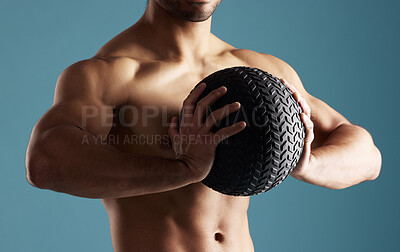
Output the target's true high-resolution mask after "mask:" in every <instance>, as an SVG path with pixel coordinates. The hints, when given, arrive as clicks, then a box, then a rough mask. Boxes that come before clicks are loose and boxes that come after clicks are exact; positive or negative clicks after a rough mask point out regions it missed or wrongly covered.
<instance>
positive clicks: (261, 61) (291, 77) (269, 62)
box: [231, 49, 305, 92]
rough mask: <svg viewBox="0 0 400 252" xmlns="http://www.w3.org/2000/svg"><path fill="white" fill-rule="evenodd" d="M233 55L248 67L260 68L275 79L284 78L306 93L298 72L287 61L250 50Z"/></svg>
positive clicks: (240, 50)
mask: <svg viewBox="0 0 400 252" xmlns="http://www.w3.org/2000/svg"><path fill="white" fill-rule="evenodd" d="M231 54H232V55H233V56H234V57H236V58H238V59H239V60H241V61H242V62H243V63H244V64H245V65H246V66H249V67H255V68H259V69H261V70H264V71H266V72H268V73H270V74H272V75H274V76H275V77H278V78H283V79H286V80H287V81H289V82H290V83H292V84H293V85H295V86H296V88H298V89H299V90H302V91H304V92H305V90H304V88H303V85H302V83H301V80H300V78H299V76H298V74H297V73H296V71H295V70H294V69H293V67H291V66H290V65H289V64H288V63H286V62H285V61H283V60H281V59H279V58H277V57H275V56H272V55H270V54H267V53H259V52H256V51H253V50H248V49H234V50H232V51H231Z"/></svg>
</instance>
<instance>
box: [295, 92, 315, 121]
mask: <svg viewBox="0 0 400 252" xmlns="http://www.w3.org/2000/svg"><path fill="white" fill-rule="evenodd" d="M293 96H294V99H295V100H296V101H297V102H298V103H299V104H300V107H301V109H302V110H303V112H304V113H306V115H307V116H308V117H311V108H310V106H309V105H308V103H307V101H306V99H304V97H303V96H302V95H301V94H300V93H299V92H296V93H294V94H293Z"/></svg>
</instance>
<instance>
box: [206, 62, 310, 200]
mask: <svg viewBox="0 0 400 252" xmlns="http://www.w3.org/2000/svg"><path fill="white" fill-rule="evenodd" d="M203 82H204V83H206V84H207V86H206V89H205V90H204V92H203V94H202V95H201V97H200V98H199V100H200V99H201V98H203V97H204V96H206V95H207V94H208V93H210V92H211V91H212V90H214V89H216V88H218V87H220V86H226V87H227V89H228V90H227V92H226V94H225V95H224V96H223V97H222V98H220V99H219V100H218V101H217V102H215V103H214V104H213V105H212V106H210V108H209V110H208V114H209V113H210V112H212V111H214V110H217V109H219V108H221V107H223V106H225V105H226V104H230V103H232V102H236V101H238V102H240V104H241V108H240V109H239V111H237V112H235V113H232V114H230V115H228V116H227V117H226V118H224V119H223V120H221V121H220V122H219V123H218V124H217V125H216V126H214V128H213V132H216V131H217V130H218V129H220V128H224V127H226V126H230V125H232V124H234V123H236V122H239V121H245V122H246V128H245V129H244V130H242V131H241V132H239V133H238V134H236V135H233V136H231V137H229V138H227V139H226V140H224V141H223V142H221V143H220V144H219V145H218V147H217V150H216V155H215V160H214V164H213V167H212V169H211V171H210V173H209V174H208V176H207V177H206V178H205V179H204V180H203V181H202V182H203V183H204V184H205V185H206V186H208V187H210V188H212V189H213V190H216V191H218V192H221V193H223V194H227V195H235V196H249V195H255V194H259V193H262V192H266V191H268V190H269V189H271V188H273V187H275V186H277V185H278V184H280V183H281V182H282V181H283V180H284V179H285V178H286V177H287V176H288V175H289V173H290V172H291V171H292V170H293V168H294V167H295V166H296V164H297V162H298V160H299V158H300V155H301V153H302V150H303V145H304V137H305V130H304V125H303V123H302V121H301V119H300V113H301V112H302V109H301V107H300V105H299V104H298V103H297V102H296V100H295V99H294V97H293V94H292V92H291V91H290V89H289V88H287V87H286V85H285V84H283V83H282V82H281V81H280V80H279V79H278V78H276V77H274V76H272V75H271V74H269V73H267V72H265V71H262V70H260V69H256V68H250V67H232V68H227V69H223V70H220V71H217V72H215V73H213V74H211V75H209V76H208V77H206V78H205V79H204V80H202V81H201V82H199V83H203ZM208 114H207V116H208Z"/></svg>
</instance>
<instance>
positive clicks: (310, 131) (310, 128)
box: [300, 113, 314, 146]
mask: <svg viewBox="0 0 400 252" xmlns="http://www.w3.org/2000/svg"><path fill="white" fill-rule="evenodd" d="M300 116H301V120H302V121H303V123H304V128H305V133H306V137H305V138H304V145H305V146H307V145H310V146H311V143H312V141H313V140H314V123H313V122H312V121H311V119H310V117H308V116H307V115H306V114H305V113H301V114H300Z"/></svg>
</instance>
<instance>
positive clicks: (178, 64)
mask: <svg viewBox="0 0 400 252" xmlns="http://www.w3.org/2000/svg"><path fill="white" fill-rule="evenodd" d="M220 1H221V0H208V1H205V0H202V1H196V0H150V1H149V3H148V6H147V8H146V11H145V13H144V15H143V16H142V17H141V19H140V20H139V21H138V22H137V23H136V24H134V25H133V26H132V27H130V28H128V29H127V30H125V31H123V32H122V33H121V34H119V35H118V36H116V37H115V38H113V39H112V40H111V41H110V42H108V43H107V44H106V45H104V46H103V47H102V48H101V49H100V50H99V52H98V53H97V54H96V55H95V56H94V57H93V58H91V59H88V60H84V61H81V62H78V63H76V64H73V65H72V66H70V67H68V68H67V69H66V70H65V71H63V73H62V74H61V75H60V77H59V79H58V82H57V87H56V91H55V98H54V104H53V106H52V107H51V108H50V110H49V111H48V112H47V113H46V114H45V115H44V116H43V117H42V118H41V119H40V120H39V121H38V123H37V124H36V126H35V128H34V130H33V132H32V136H31V139H30V142H29V146H28V150H27V156H26V165H27V179H28V181H29V182H30V183H31V184H32V185H34V186H36V187H38V188H42V189H50V190H54V191H57V192H63V193H68V194H71V195H76V196H79V197H87V198H99V199H102V201H103V203H104V206H105V208H106V210H107V212H108V215H109V220H110V228H111V236H112V242H113V246H114V249H115V251H117V252H125V251H157V252H158V251H172V252H179V251H212V252H214V251H229V252H235V251H246V252H249V251H253V250H254V249H253V244H252V240H251V237H250V234H249V228H248V220H247V208H248V204H249V197H232V196H226V195H223V194H220V193H217V192H215V191H213V190H211V189H209V188H208V187H206V186H204V185H203V184H202V183H201V182H200V181H201V180H202V179H203V178H204V177H205V176H206V175H207V174H208V172H209V171H210V168H211V165H212V161H213V157H214V150H215V147H216V145H217V143H218V142H217V141H208V142H207V143H206V142H203V141H200V142H195V143H191V142H190V141H182V140H180V139H183V137H184V136H186V137H187V136H189V135H195V136H199V135H201V136H206V137H208V138H210V139H214V137H215V136H216V135H218V136H219V137H220V139H222V138H224V137H228V136H230V135H233V134H235V133H237V132H239V131H240V130H241V129H242V128H243V126H244V125H243V124H242V122H238V123H237V124H235V125H233V126H231V127H227V128H224V129H223V130H222V131H220V132H217V133H216V134H215V135H214V134H212V133H210V130H209V127H207V126H206V124H205V122H201V121H199V120H198V119H196V118H197V117H196V115H201V114H203V113H204V108H205V107H206V106H207V105H209V104H211V103H212V102H213V101H215V100H216V99H218V98H219V97H221V96H222V95H223V94H224V92H225V90H220V91H219V92H214V93H212V94H211V95H208V96H207V97H206V98H204V99H203V100H202V102H201V103H200V104H201V105H200V106H198V107H196V108H195V110H193V106H191V105H193V102H194V101H195V100H196V98H197V97H198V95H199V94H200V93H201V91H202V88H201V87H200V88H198V89H197V90H196V91H194V92H192V94H190V95H189V96H188V94H189V92H190V90H192V88H193V87H194V86H195V84H197V82H198V81H199V80H201V79H203V78H204V77H205V76H207V75H209V74H211V73H213V72H215V71H217V70H220V69H223V68H226V67H232V66H242V65H246V66H250V67H257V68H260V69H263V70H265V71H267V72H269V73H271V74H273V75H275V76H278V77H280V78H284V79H285V80H287V81H286V83H287V85H288V86H290V87H291V88H292V89H293V91H294V92H295V98H296V100H297V101H298V102H299V103H300V104H301V106H302V108H303V111H304V113H302V115H301V117H302V120H303V122H304V123H305V125H306V141H305V148H304V151H303V155H302V157H301V160H300V161H299V163H298V165H297V167H296V168H295V170H294V171H293V173H292V176H294V177H295V178H297V179H300V180H302V181H305V182H308V183H312V184H315V185H319V186H323V187H327V188H332V189H340V188H345V187H349V186H352V185H355V184H357V183H360V182H362V181H365V180H373V179H375V178H376V177H377V176H378V174H379V171H380V166H381V156H380V152H379V150H378V149H377V148H376V147H375V146H374V143H373V140H372V138H371V136H370V134H369V133H368V132H367V131H366V130H365V129H363V128H361V127H359V126H356V125H354V124H351V123H350V122H349V121H348V120H346V119H345V118H344V117H343V116H341V115H340V114H339V113H338V112H336V111H335V110H333V109H332V108H330V107H329V106H328V105H327V104H325V103H324V102H322V101H320V100H318V99H317V98H315V97H313V96H311V95H310V94H309V93H307V92H306V90H305V89H304V87H303V85H302V83H301V81H300V79H299V77H298V76H297V74H296V72H295V71H294V70H293V69H292V68H291V67H290V66H289V65H288V64H287V63H285V62H283V61H282V60H279V59H277V58H275V57H273V56H271V55H268V54H263V53H257V52H254V51H250V50H243V49H236V48H234V47H233V46H231V45H229V44H227V43H225V42H224V41H222V40H220V39H218V38H217V37H216V36H214V35H213V34H211V32H210V27H211V15H212V13H213V12H214V10H215V8H216V7H217V6H218V4H219V3H220ZM289 83H291V84H289ZM182 104H183V105H182ZM182 106H183V107H184V108H185V112H184V115H185V116H184V117H185V118H186V119H184V120H187V122H192V123H187V124H186V126H185V127H184V128H182V129H181V130H180V131H179V132H178V130H177V117H178V116H179V111H180V108H181V107H182ZM238 106H239V105H235V104H232V105H228V106H227V110H226V111H229V112H233V111H236V110H237V109H238ZM310 108H311V109H312V113H311V111H310ZM165 111H166V112H165ZM220 112H221V111H220ZM121 113H122V116H121ZM113 114H114V115H115V114H118V116H115V117H114V120H113V118H112V116H113ZM225 115H226V113H217V114H216V115H215V116H216V117H218V118H222V117H223V116H225ZM310 118H311V120H310ZM111 122H113V123H111ZM133 122H135V123H133ZM314 125H315V126H314ZM314 133H315V138H314ZM127 136H128V139H129V140H128V141H125V140H126V137H127ZM132 136H134V137H132ZM138 136H140V137H144V138H143V139H142V141H137V140H138V139H140V138H137V137H138ZM154 136H161V139H162V140H165V139H166V138H165V136H169V138H171V139H172V144H171V145H166V144H165V143H166V142H165V141H157V140H154V138H151V139H150V138H149V137H154ZM169 138H168V139H169ZM100 140H102V141H100ZM150 140H151V141H150Z"/></svg>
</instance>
